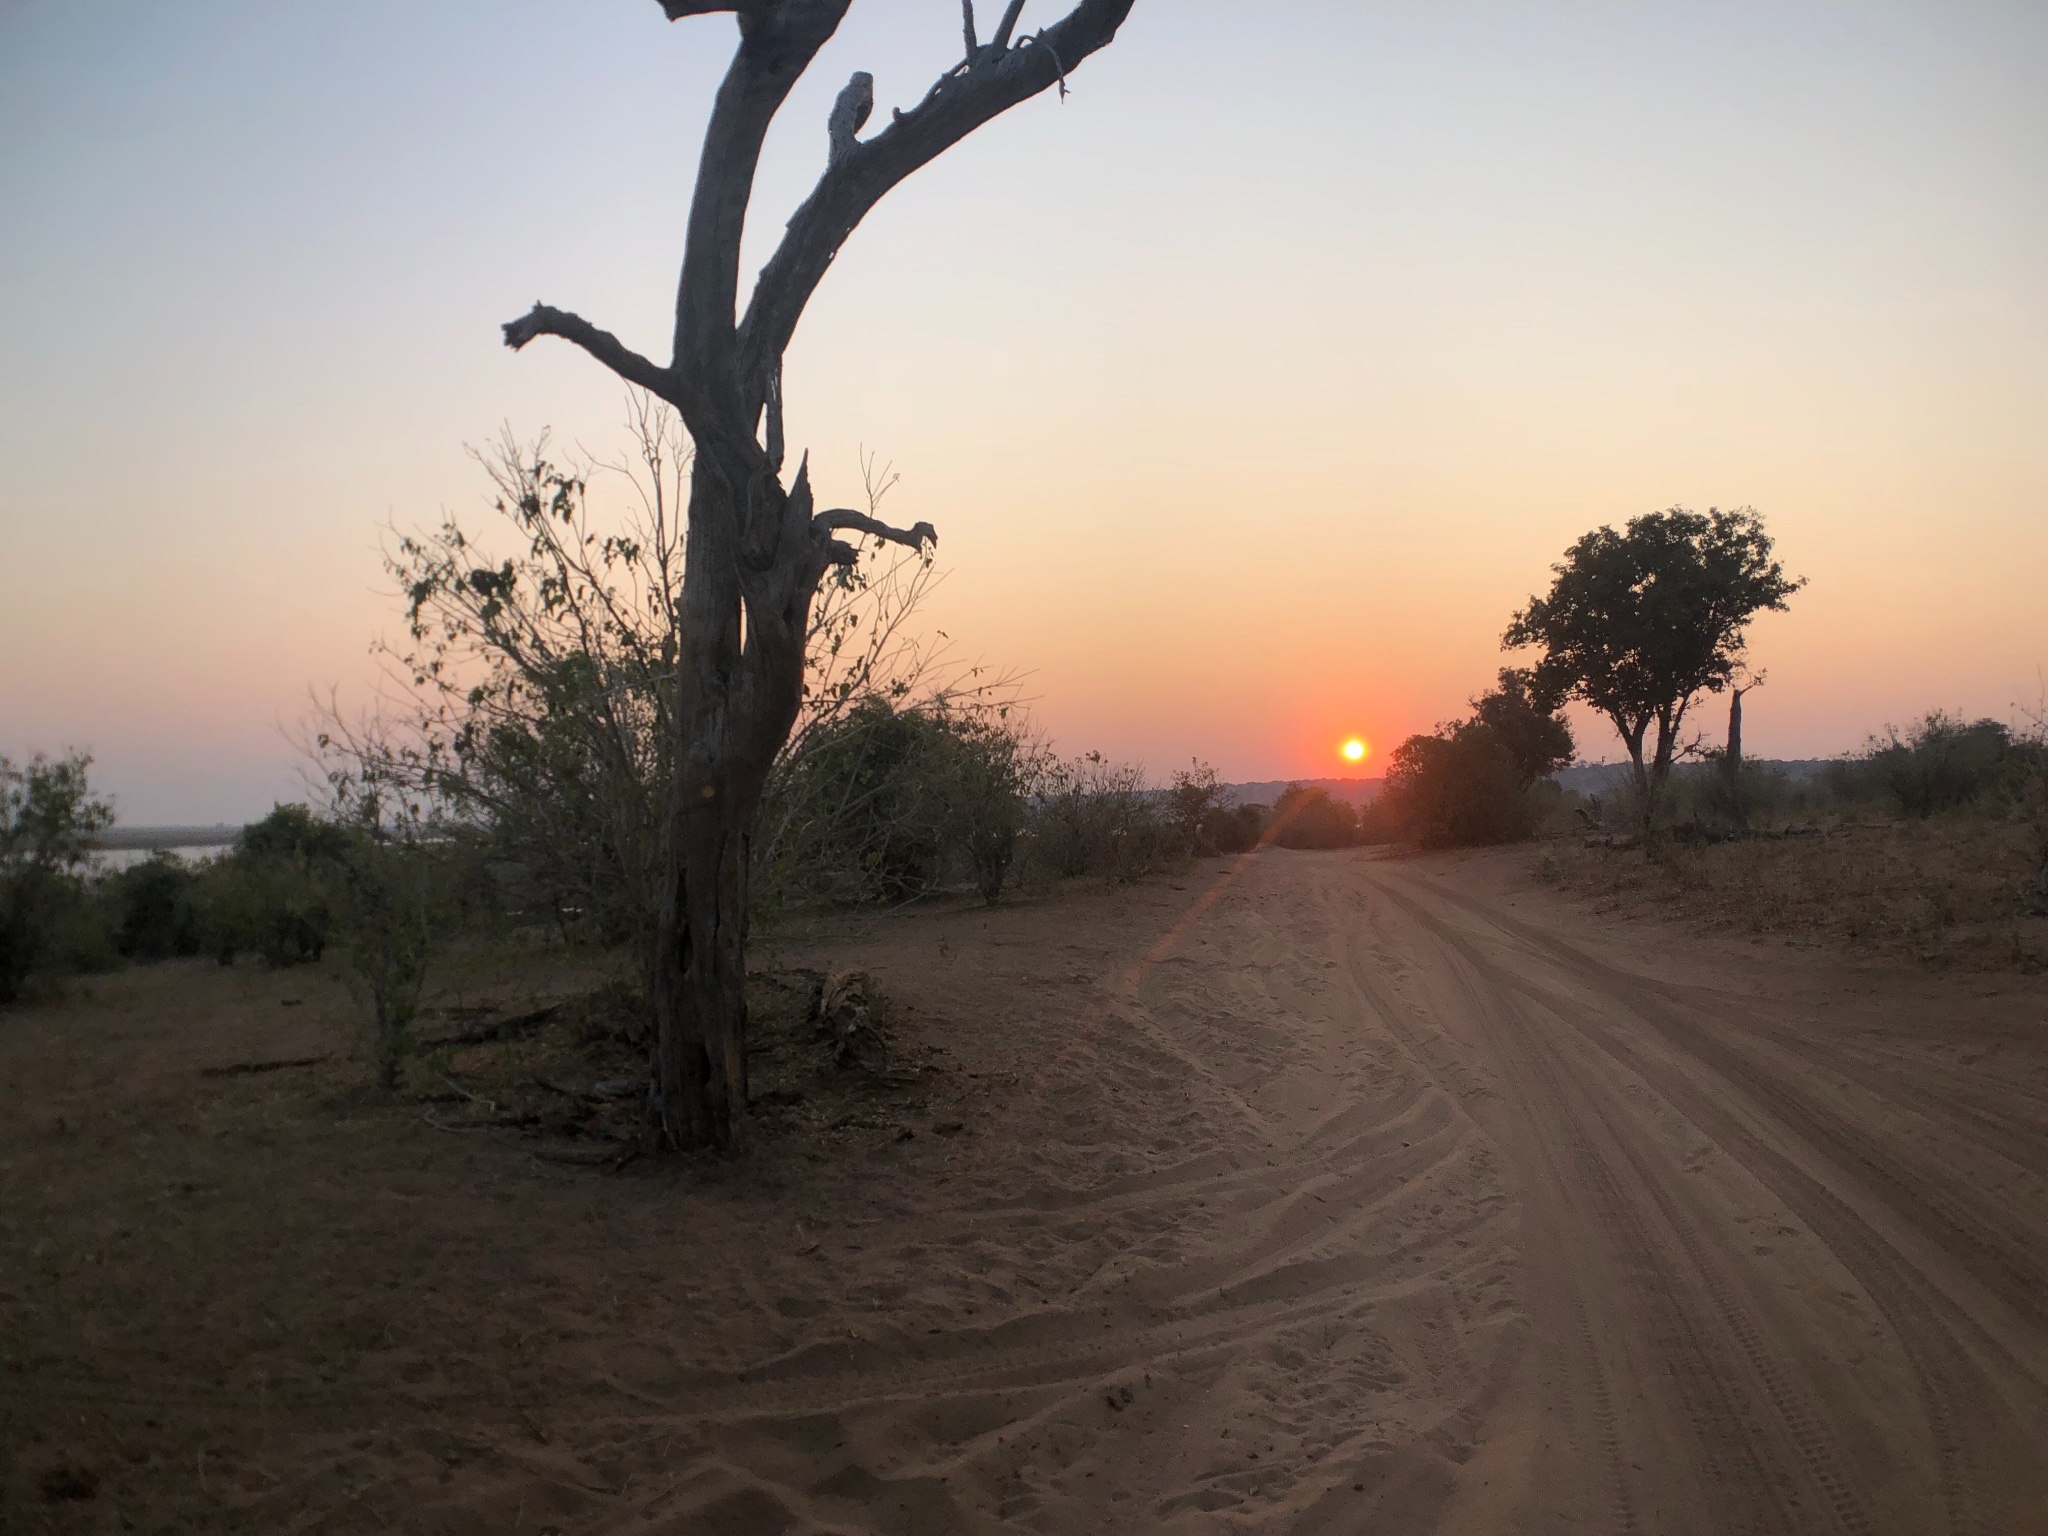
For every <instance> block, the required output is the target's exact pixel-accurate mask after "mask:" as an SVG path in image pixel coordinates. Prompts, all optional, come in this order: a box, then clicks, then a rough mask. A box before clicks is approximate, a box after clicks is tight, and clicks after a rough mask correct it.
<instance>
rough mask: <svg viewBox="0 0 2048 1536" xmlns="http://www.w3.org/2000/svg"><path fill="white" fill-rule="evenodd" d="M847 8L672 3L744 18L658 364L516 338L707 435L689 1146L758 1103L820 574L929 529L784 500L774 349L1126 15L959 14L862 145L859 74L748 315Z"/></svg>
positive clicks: (864, 78) (688, 579) (662, 1086)
mask: <svg viewBox="0 0 2048 1536" xmlns="http://www.w3.org/2000/svg"><path fill="white" fill-rule="evenodd" d="M851 4H852V0H663V5H662V9H663V10H664V11H666V12H667V13H668V17H669V19H670V20H671V21H674V20H677V19H679V18H681V17H685V16H703V15H710V14H713V13H721V12H731V13H732V14H733V16H734V17H735V19H736V20H737V22H738V24H739V49H738V52H737V53H735V54H734V56H733V61H732V64H731V67H730V68H728V69H727V71H726V74H725V79H724V81H723V82H722V83H721V84H720V86H719V88H718V94H717V97H716V99H715V101H714V104H713V106H712V110H711V120H710V123H709V125H708V126H707V128H706V130H705V134H704V149H703V154H702V157H701V158H700V160H699V162H698V167H697V185H696V191H695V193H694V195H693V197H692V200H691V204H690V217H689V224H688V230H687V234H686V236H685V244H684V251H683V270H682V281H681V283H680V285H679V287H678V290H677V294H676V326H675V341H674V351H673V354H672V356H671V359H670V361H669V363H668V365H667V366H666V367H663V366H661V365H658V364H656V363H654V362H651V361H650V360H648V359H647V358H645V357H643V356H641V355H640V354H639V353H637V352H634V351H632V350H631V349H630V348H628V347H627V346H626V345H625V344H624V343H622V342H621V341H620V340H619V339H618V338H617V337H616V336H614V335H612V334H611V333H610V332H609V331H604V330H601V329H599V328H598V327H597V326H595V325H592V324H591V323H590V322H589V321H587V320H584V319H583V318H581V317H580V316H577V315H574V314H570V313H569V312H567V311H566V310H560V309H553V308H550V307H549V306H547V305H545V304H535V305H534V307H533V309H532V310H531V311H530V312H529V313H528V314H526V315H524V316H522V317H521V318H520V319H518V320H514V321H512V322H510V323H509V324H507V325H506V326H505V328H504V329H505V344H506V345H507V346H509V347H512V348H513V349H514V350H517V349H518V348H520V347H523V346H525V345H526V344H527V343H528V342H529V341H531V340H533V339H534V338H535V337H536V336H559V337H561V338H562V339H564V340H566V341H571V342H574V343H575V344H576V345H577V346H580V347H582V348H583V349H584V350H585V351H586V352H588V353H590V354H591V356H593V357H595V358H596V359H597V360H598V361H599V362H601V363H603V364H604V365H605V366H606V367H608V368H610V369H611V370H612V371H613V372H614V373H616V374H618V375H619V376H620V377H621V378H623V379H625V380H627V381H628V382H629V383H632V384H637V385H639V386H640V387H641V388H643V389H646V390H648V391H650V392H652V393H653V394H655V395H658V396H660V397H661V398H662V399H664V400H667V401H669V402H670V403H671V404H672V405H674V406H675V408H676V409H677V410H678V411H679V412H680V413H681V414H682V418H683V421H684V424H685V425H686V426H688V428H689V430H690V434H691V436H692V437H693V438H694V439H695V440H696V448H697V454H696V459H695V462H694V464H693V466H692V471H691V481H690V505H689V515H688V530H689V539H688V545H687V549H686V553H685V555H684V567H683V594H682V602H681V615H680V623H679V625H678V628H679V630H680V634H681V639H682V649H681V657H680V660H679V663H678V678H677V689H676V695H677V709H676V729H677V733H678V737H679V740H678V750H677V752H676V755H675V780H674V784H673V785H672V788H671V803H670V809H669V827H670V847H669V853H668V877H667V880H666V884H665V889H664V895H663V903H662V914H661V928H660V939H659V943H660V961H659V964H658V965H657V967H656V976H655V981H654V992H655V996H654V999H653V1004H654V1018H655V1036H656V1045H655V1059H654V1074H653V1078H654V1082H653V1090H652V1095H653V1097H652V1114H653V1116H654V1119H655V1121H656V1125H657V1130H658V1133H659V1135H660V1136H661V1137H662V1138H663V1139H664V1140H666V1141H667V1142H669V1143H670V1144H673V1145H679V1146H681V1145H716V1146H722V1147H725V1148H727V1149H737V1148H738V1146H739V1145H740V1142H741V1139H742V1122H743V1120H744V1117H745V1113H746V1103H747V1059H746V1056H747V1046H746V1033H747V1005H746V957H745V950H746V924H747V876H748V862H749V858H750V855H751V842H752V837H753V831H754V821H755V815H756V812H757V810H758V808H759V806H760V801H761V792H762V788H763V786H764V784H765V782H766V780H767V776H768V770H769V766H770V764H771V763H772V762H773V761H774V759H775V754H776V751H777V749H779V748H780V747H781V745H782V743H783V741H784V740H785V739H786V737H787V736H788V734H789V730H790V727H791V725H792V724H793V722H794V721H795V719H796V715H797V711H798V708H799V706H800V703H801V700H802V696H803V674H804V652H803V648H804V636H805V633H806V630H807V629H808V616H809V613H810V607H811V600H812V598H813V596H814V595H815V593H816V592H817V589H818V583H819V581H820V579H821V578H822V577H823V576H824V574H825V572H826V571H827V570H829V569H830V568H831V567H832V566H834V565H845V564H848V563H850V562H851V561H852V560H853V559H854V556H855V551H854V548H853V546H852V545H850V544H848V543H847V542H845V541H844V540H843V539H841V538H839V537H838V535H840V534H842V533H860V534H866V535H869V536H871V537H875V538H880V539H886V540H891V541H894V542H896V543H899V544H905V545H909V546H911V547H921V546H922V545H923V544H925V543H926V542H929V541H933V540H935V539H936V538H937V535H936V533H935V532H934V531H933V529H932V526H931V525H930V524H929V523H919V524H918V525H917V526H916V527H914V528H908V529H904V528H892V527H889V526H887V525H886V524H884V523H881V522H879V521H877V520H876V519H874V518H872V517H870V516H868V515H866V514H864V513H859V512H853V511H848V510H844V509H835V510H827V511H819V510H817V509H815V508H814V507H813V505H812V500H811V487H810V478H809V474H808V472H807V465H806V464H804V463H799V466H798V468H797V471H796V475H795V477H794V480H793V481H792V482H791V483H790V484H789V485H788V486H787V487H785V486H784V484H783V479H782V467H783V405H782V358H783V353H784V351H785V350H786V349H787V348H788V346H789V343H790V338H791V337H792V336H793V335H794V334H795V332H796V327H797V321H798V320H799V319H800V318H801V317H802V315H803V312H804V307H805V305H806V304H808V303H809V302H810V298H811V295H812V293H813V292H815V291H816V289H817V286H818V284H819V282H820V281H821V280H822V279H823V278H824V276H825V273H826V271H827V269H828V268H830V266H831V265H832V261H833V258H834V257H835V256H837V255H838V253H839V248H840V247H841V246H842V245H843V244H844V243H845V242H846V239H847V237H848V236H849V235H851V234H852V233H853V230H854V228H855V226H857V225H858V224H859V223H860V221H861V219H862V218H863V217H864V216H865V215H866V214H867V212H868V210H869V209H871V208H873V207H874V206H875V204H876V203H877V202H879V201H880V200H881V198H882V197H883V196H884V194H886V193H887V192H888V191H889V190H890V188H892V187H894V186H895V185H896V184H897V183H898V182H900V181H902V180H903V179H904V178H905V177H906V176H908V175H910V174H911V173H912V172H913V171H915V170H917V169H918V168H919V167H920V166H922V165H925V164H926V163H927V162H929V161H931V160H932V159H934V158H935V157H937V156H938V155H939V154H941V153H943V152H944V151H945V150H947V149H949V148H950V147H951V146H953V145H954V144H956V143H958V142H959V141H960V140H961V139H963V138H965V137H966V136H967V135H968V134H970V133H972V132H973V131H974V130H975V129H976V128H979V127H980V126H981V125H982V124H984V123H986V122H988V121H989V120H990V119H991V118H993V117H995V116H997V115H998V114H999V113H1001V112H1003V111H1006V110H1007V109H1008V108H1010V107H1013V106H1015V105H1017V103H1019V102H1021V101H1024V100H1026V99H1027V98H1029V97H1031V96H1035V95H1037V94H1038V93H1039V92H1040V91H1043V90H1045V89H1046V88H1047V87H1048V86H1052V85H1055V84H1056V85H1058V87H1059V89H1060V92H1061V94H1062V95H1064V94H1065V93H1066V89H1067V76H1068V75H1069V74H1071V73H1072V72H1073V70H1074V69H1075V67H1076V66H1077V65H1079V64H1080V63H1081V61H1082V60H1083V59H1085V58H1087V57H1088V55H1090V54H1091V53H1094V52H1095V51H1096V50H1097V49H1098V48H1101V47H1103V46H1105V45H1106V44H1108V43H1109V42H1110V40H1111V39H1112V38H1114V37H1115V35H1116V31H1117V28H1118V27H1119V26H1121V25H1122V23H1123V20H1124V18H1125V16H1126V15H1128V14H1129V12H1130V8H1131V0H1080V3H1079V4H1077V5H1075V6H1074V8H1073V9H1072V10H1071V11H1069V12H1068V13H1067V14H1066V15H1065V16H1064V17H1063V18H1061V19H1060V20H1059V21H1058V22H1055V23H1054V24H1053V25H1052V26H1049V27H1046V28H1044V29H1043V30H1041V31H1038V32H1034V33H1030V34H1026V35H1021V36H1020V35H1019V34H1018V32H1017V23H1018V20H1019V16H1020V13H1021V12H1022V11H1023V9H1024V0H1007V3H1006V5H1005V7H1004V10H1003V13H1002V17H1001V20H1000V21H999V22H998V23H997V25H996V29H995V31H994V33H993V34H992V35H991V36H990V37H989V38H988V40H987V41H985V42H984V41H982V40H981V38H980V36H979V34H978V32H977V29H976V25H975V16H974V5H973V0H962V6H961V12H962V22H963V30H964V35H965V49H964V53H963V56H962V58H961V60H960V62H959V63H958V64H956V65H954V66H953V67H952V68H951V69H949V70H947V71H946V73H945V74H943V75H941V76H940V77H939V79H938V80H937V81H935V82H934V83H933V85H932V87H931V89H930V90H929V91H927V92H926V93H925V96H924V99H923V100H922V101H920V102H919V103H918V104H917V105H916V106H914V107H912V108H911V109H910V110H908V111H897V112H894V113H892V114H891V117H890V121H889V123H888V124H887V125H886V126H885V127H883V129H882V130H881V131H880V132H879V133H876V134H874V135H872V136H871V137H869V138H865V139H863V138H861V137H859V134H860V131H861V129H862V127H863V126H864V125H865V124H866V122H867V120H868V115H869V113H870V112H871V111H872V110H873V106H874V79H873V77H872V76H870V75H868V74H867V73H865V72H860V73H856V74H855V75H854V76H853V78H852V79H851V80H849V81H848V82H847V84H846V88H845V89H844V90H842V91H841V92H840V93H839V97H838V100H837V101H836V102H835V103H834V104H833V107H832V111H831V114H830V116H829V117H828V118H827V119H826V124H825V131H826V158H825V170H824V173H823V174H822V175H821V176H820V177H819V179H818V184H817V186H816V187H815V188H814V189H813V190H812V192H811V194H810V196H809V197H807V198H806V199H805V200H804V201H803V203H802V204H801V205H800V206H799V207H798V208H797V210H796V212H795V214H793V215H792V216H791V218H790V220H789V224H788V228H787V230H786V231H785V233H784V235H783V237H782V243H781V244H780V245H779V246H778V247H777V248H776V250H775V253H774V254H773V255H772V256H771V257H770V258H769V260H768V264H767V265H766V266H765V267H763V268H762V269H761V273H760V275H759V277H758V278H757V279H756V281H755V284H754V289H753V294H752V297H751V298H750V299H749V301H748V303H747V307H746V312H745V313H744V314H743V315H742V314H740V313H739V308H738V305H739V276H740V272H739V263H740V235H741V230H742V228H743V226H744V224H745V221H746V213H747V203H748V200H749V198H750V197H751V195H752V192H753V184H754V174H755V168H756V166H757V164H758V162H759V159H760V154H761V144H762V141H763V139H764V138H765V137H766V135H767V132H768V127H769V124H770V123H771V122H772V121H773V120H774V117H775V114H776V112H777V111H778V110H780V108H781V106H782V104H783V102H784V100H786V99H787V97H788V95H789V93H790V90H791V88H792V87H794V86H795V84H796V82H797V80H798V79H799V78H800V77H801V76H802V75H803V73H804V71H805V70H806V69H808V68H809V67H810V64H811V62H812V60H813V59H814V58H816V56H817V53H818V50H819V49H820V48H822V47H823V46H824V45H825V43H826V41H827V40H828V39H829V38H830V37H831V36H832V34H833V33H834V32H835V31H836V30H837V29H838V26H839V23H840V21H841V20H842V19H843V18H844V17H845V15H846V12H847V10H848V9H849V7H850V6H851Z"/></svg>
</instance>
